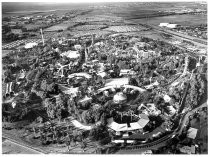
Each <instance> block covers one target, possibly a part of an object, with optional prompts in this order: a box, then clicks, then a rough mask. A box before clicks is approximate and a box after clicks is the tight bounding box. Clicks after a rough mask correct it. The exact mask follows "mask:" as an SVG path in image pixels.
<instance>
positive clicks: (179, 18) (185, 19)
mask: <svg viewBox="0 0 210 157" xmlns="http://www.w3.org/2000/svg"><path fill="white" fill-rule="evenodd" d="M131 21H133V22H136V23H144V24H151V25H156V26H158V25H159V24H160V23H165V22H166V23H176V24H180V25H182V26H190V25H191V26H194V25H200V24H207V16H206V15H189V14H185V15H171V16H162V17H153V18H143V19H131Z"/></svg>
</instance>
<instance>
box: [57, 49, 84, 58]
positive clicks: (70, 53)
mask: <svg viewBox="0 0 210 157" xmlns="http://www.w3.org/2000/svg"><path fill="white" fill-rule="evenodd" d="M60 55H61V56H66V57H68V58H78V57H79V56H80V53H79V52H78V51H71V50H70V51H67V52H64V53H62V54H60Z"/></svg>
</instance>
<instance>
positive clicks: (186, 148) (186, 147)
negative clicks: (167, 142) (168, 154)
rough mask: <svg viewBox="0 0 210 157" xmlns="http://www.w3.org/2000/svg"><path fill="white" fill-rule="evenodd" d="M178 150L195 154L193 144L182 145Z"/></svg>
mask: <svg viewBox="0 0 210 157" xmlns="http://www.w3.org/2000/svg"><path fill="white" fill-rule="evenodd" d="M179 150H180V152H182V153H184V154H195V146H193V145H192V146H191V147H189V146H183V147H181V148H179Z"/></svg>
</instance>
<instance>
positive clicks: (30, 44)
mask: <svg viewBox="0 0 210 157" xmlns="http://www.w3.org/2000/svg"><path fill="white" fill-rule="evenodd" d="M37 45H38V44H37V43H35V42H34V43H27V44H26V45H25V48H26V49H30V48H32V47H34V46H37Z"/></svg>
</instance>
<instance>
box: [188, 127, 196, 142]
mask: <svg viewBox="0 0 210 157" xmlns="http://www.w3.org/2000/svg"><path fill="white" fill-rule="evenodd" d="M197 132H198V129H195V128H189V129H188V131H187V137H188V138H191V139H195V138H196V136H197Z"/></svg>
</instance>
